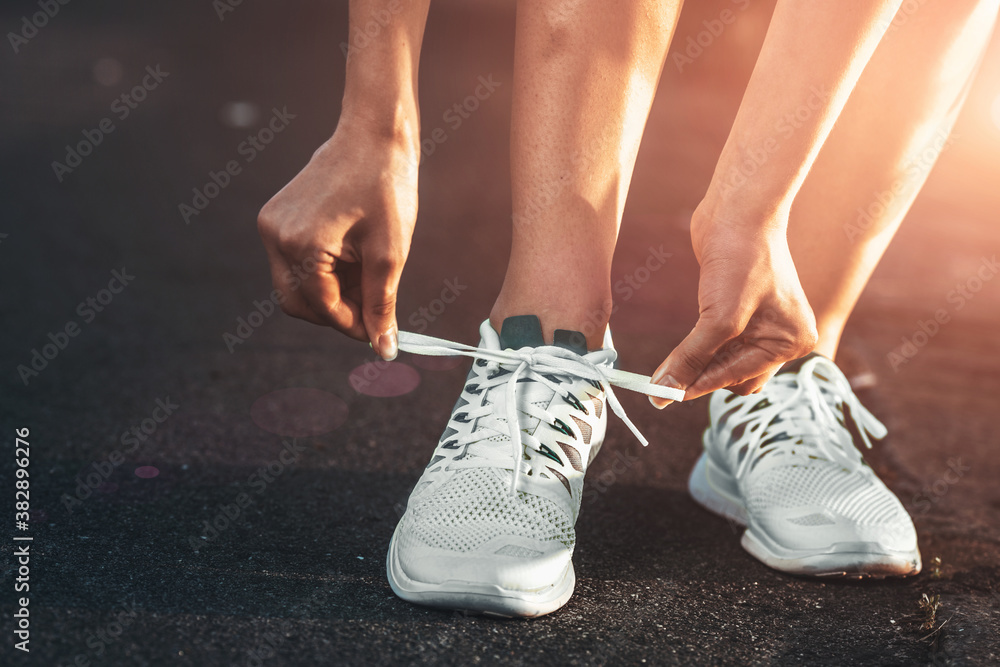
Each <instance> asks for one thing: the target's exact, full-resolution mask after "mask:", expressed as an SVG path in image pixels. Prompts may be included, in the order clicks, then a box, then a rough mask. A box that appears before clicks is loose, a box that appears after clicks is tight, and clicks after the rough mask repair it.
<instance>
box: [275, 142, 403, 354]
mask: <svg viewBox="0 0 1000 667" xmlns="http://www.w3.org/2000/svg"><path fill="white" fill-rule="evenodd" d="M419 160H420V153H419V148H416V149H411V148H404V147H401V146H400V145H399V143H397V142H393V141H391V140H389V139H386V138H383V137H378V136H373V135H371V134H369V133H365V132H357V131H347V130H344V129H343V127H340V128H338V130H337V132H336V133H334V135H333V137H332V138H330V139H329V140H328V141H327V142H326V143H324V144H323V145H322V146H320V148H319V149H318V150H317V151H316V152H315V153H314V154H313V156H312V159H311V160H310V161H309V164H307V165H306V166H305V168H304V169H303V170H302V171H300V172H299V173H298V175H297V176H296V177H295V178H293V179H292V180H291V182H289V183H288V185H286V186H285V187H284V188H282V189H281V191H280V192H278V194H276V195H274V197H272V198H271V200H270V201H269V202H267V204H265V205H264V208H262V209H261V211H260V214H259V215H258V218H257V228H258V230H259V231H260V235H261V238H262V239H263V241H264V247H265V249H266V250H267V256H268V260H269V261H270V264H271V278H272V280H273V282H274V287H275V289H277V290H278V291H279V292H280V293H281V294H282V295H283V297H284V298H283V299H282V302H281V308H282V310H283V311H285V312H286V313H287V314H289V315H292V316H293V317H299V318H301V319H304V320H307V321H309V322H312V323H314V324H320V325H326V326H332V327H333V328H335V329H337V330H338V331H341V332H343V333H345V334H347V335H348V336H350V337H352V338H356V339H358V340H361V341H370V342H371V344H372V348H373V349H374V350H375V351H376V352H377V353H378V354H379V355H380V356H381V357H382V358H383V359H392V358H394V357H395V356H396V351H397V332H398V327H397V325H396V293H397V290H398V286H399V277H400V274H401V273H402V270H403V264H404V263H405V261H406V257H407V254H408V253H409V249H410V240H411V238H412V236H413V228H414V224H415V222H416V218H417V166H418V164H419ZM303 276H304V277H303Z"/></svg>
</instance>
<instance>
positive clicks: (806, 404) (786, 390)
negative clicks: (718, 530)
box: [729, 356, 887, 478]
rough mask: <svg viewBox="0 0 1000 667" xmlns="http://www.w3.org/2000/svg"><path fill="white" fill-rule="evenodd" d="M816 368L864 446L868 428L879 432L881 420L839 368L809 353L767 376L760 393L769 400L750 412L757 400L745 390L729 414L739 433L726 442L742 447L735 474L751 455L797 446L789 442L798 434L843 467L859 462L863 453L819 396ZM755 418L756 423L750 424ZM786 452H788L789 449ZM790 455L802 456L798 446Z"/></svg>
mask: <svg viewBox="0 0 1000 667" xmlns="http://www.w3.org/2000/svg"><path fill="white" fill-rule="evenodd" d="M817 370H818V371H819V372H820V374H822V375H823V376H824V377H826V382H827V383H829V384H830V385H831V387H830V388H829V389H828V391H832V392H833V393H834V394H835V395H836V396H837V397H838V398H839V399H840V400H841V401H842V405H843V407H845V408H849V409H850V413H851V418H852V419H853V420H854V422H855V424H857V426H858V432H859V433H860V434H861V440H862V442H864V444H865V447H866V448H868V449H871V447H872V442H871V439H870V438H869V437H868V434H869V433H870V434H871V435H872V436H874V437H875V438H883V437H885V435H886V433H887V430H886V428H885V426H884V425H883V424H882V422H880V421H879V420H878V419H876V418H875V416H874V415H872V413H870V412H869V411H868V410H867V409H866V408H865V407H864V406H863V405H861V401H859V400H858V397H857V396H855V395H854V392H853V391H852V390H851V386H850V383H848V382H847V379H846V378H845V377H844V375H843V374H842V373H841V372H840V369H838V368H837V367H836V365H834V363H833V362H832V361H830V360H829V359H827V358H826V357H819V356H817V357H813V358H812V359H809V360H807V361H806V362H805V363H803V364H802V367H801V368H800V369H799V371H798V373H796V374H795V375H791V374H788V375H776V376H774V377H773V378H772V379H771V381H770V382H768V384H767V385H766V386H765V389H764V392H763V395H764V397H766V398H767V399H768V401H770V403H771V404H770V405H768V406H767V407H764V408H762V409H760V410H757V411H754V412H751V410H753V407H754V406H755V405H757V403H759V400H758V401H754V400H748V399H752V398H754V397H752V396H750V397H747V398H746V399H743V400H744V405H743V408H742V409H741V410H740V413H738V414H733V415H732V416H731V417H730V418H729V419H730V421H731V422H733V423H743V424H745V427H744V431H743V434H742V435H741V436H740V438H739V439H738V440H737V441H736V442H734V443H732V444H731V445H730V446H731V447H733V448H735V449H736V450H737V451H740V450H742V449H743V447H746V448H747V453H746V455H745V456H744V457H743V460H742V461H740V464H739V467H738V469H737V473H736V475H737V477H739V478H742V477H743V475H744V474H746V472H747V471H748V470H750V468H751V467H754V465H755V464H754V462H755V461H761V460H762V459H764V457H765V456H766V455H767V454H770V453H772V452H774V451H775V450H778V449H782V450H788V449H789V448H790V447H791V446H794V447H796V448H798V447H799V446H800V445H798V444H793V443H797V441H798V439H799V438H801V439H802V443H803V444H804V445H805V446H806V447H811V448H814V449H815V450H816V452H817V453H818V454H820V455H822V456H825V457H826V458H827V460H829V461H833V462H836V463H839V464H841V465H843V466H844V467H845V468H846V469H847V470H848V471H854V470H855V469H857V467H858V466H860V465H861V462H862V460H863V459H862V458H861V453H860V452H859V451H858V450H857V449H856V448H855V447H854V440H853V438H852V437H851V434H850V432H849V431H848V430H847V427H846V426H845V425H842V424H841V423H840V421H838V419H837V415H836V413H835V412H834V411H833V409H832V408H831V407H830V405H829V403H828V402H827V400H826V399H825V398H824V396H823V391H822V388H821V387H820V382H819V381H817V378H816V376H815V375H814V372H815V371H817ZM793 384H794V386H793ZM782 413H784V414H782ZM778 415H782V421H781V422H779V423H778V424H777V425H775V424H772V423H771V422H772V421H773V420H774V419H775V418H776V417H777V416H778ZM845 419H846V415H845ZM755 424H756V425H758V426H756V427H754V425H755ZM786 424H787V425H786ZM765 435H766V440H769V441H770V440H773V442H770V443H769V444H768V445H767V446H766V447H764V448H760V447H759V445H760V443H761V442H762V441H763V440H765ZM810 436H812V437H810ZM787 453H789V454H791V452H790V451H788V452H787ZM796 455H797V456H806V457H807V458H808V455H804V454H803V453H802V452H796ZM768 458H773V459H777V458H778V457H768ZM778 462H779V461H777V460H776V461H775V463H778Z"/></svg>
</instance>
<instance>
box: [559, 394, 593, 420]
mask: <svg viewBox="0 0 1000 667" xmlns="http://www.w3.org/2000/svg"><path fill="white" fill-rule="evenodd" d="M564 398H565V400H566V402H567V403H569V404H570V405H572V406H573V407H574V408H576V409H577V410H580V411H581V412H583V414H585V415H589V414H590V412H588V411H587V408H585V407H584V405H583V403H581V402H580V399H578V398H577V397H576V396H574V395H573V394H566V396H565V397H564Z"/></svg>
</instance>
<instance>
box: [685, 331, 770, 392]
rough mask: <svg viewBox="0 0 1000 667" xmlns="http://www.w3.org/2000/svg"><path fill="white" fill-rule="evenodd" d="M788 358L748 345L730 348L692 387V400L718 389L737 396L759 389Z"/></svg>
mask: <svg viewBox="0 0 1000 667" xmlns="http://www.w3.org/2000/svg"><path fill="white" fill-rule="evenodd" d="M785 361H786V359H785V358H784V357H783V356H777V355H775V353H774V352H773V351H772V350H769V349H765V348H763V347H759V346H758V345H756V344H753V343H746V344H743V345H741V346H738V347H736V348H735V349H727V350H725V351H724V352H723V353H722V354H719V355H717V357H716V359H715V360H713V362H712V363H711V364H709V365H708V366H707V367H706V368H705V371H704V372H703V373H702V374H701V376H700V377H698V379H697V380H695V382H694V383H692V384H691V386H690V387H688V393H689V394H690V395H691V398H696V397H698V396H704V395H705V394H710V393H712V392H713V391H716V390H718V389H730V390H732V391H734V392H735V393H737V394H742V395H746V394H750V393H754V392H755V391H757V390H759V389H760V388H761V387H763V386H764V384H765V383H766V382H767V381H768V380H770V379H771V377H773V376H774V374H775V373H777V372H778V369H779V368H780V367H781V364H782V363H784V362H785Z"/></svg>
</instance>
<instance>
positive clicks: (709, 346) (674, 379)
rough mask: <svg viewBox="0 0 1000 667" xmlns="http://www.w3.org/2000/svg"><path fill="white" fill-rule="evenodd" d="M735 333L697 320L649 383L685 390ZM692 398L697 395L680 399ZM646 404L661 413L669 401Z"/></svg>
mask: <svg viewBox="0 0 1000 667" xmlns="http://www.w3.org/2000/svg"><path fill="white" fill-rule="evenodd" d="M738 333H739V332H736V333H733V331H732V330H731V328H730V327H726V326H722V325H720V324H718V323H716V322H711V321H709V320H706V319H704V318H700V319H699V320H698V322H697V323H696V324H695V325H694V329H692V330H691V333H689V334H688V335H687V336H686V337H685V338H684V340H682V341H681V342H680V344H679V345H678V346H677V347H675V348H674V350H673V352H671V353H670V354H669V355H668V356H667V358H666V359H665V360H664V362H663V363H662V364H660V366H659V367H658V368H657V369H656V372H655V373H653V382H654V383H655V384H660V385H663V386H666V387H676V388H677V389H685V390H686V389H687V388H688V387H690V386H691V385H693V384H694V383H695V380H697V379H698V377H699V376H701V374H702V373H703V372H704V370H705V369H706V368H707V367H708V365H709V364H710V363H711V362H712V359H713V357H714V356H715V354H716V353H717V352H718V351H719V349H720V348H721V347H722V346H723V345H725V344H726V343H727V342H729V341H730V340H732V339H733V338H735V337H736V335H738ZM692 398H697V396H687V395H685V397H684V399H685V400H689V399H692ZM649 402H650V403H652V404H653V406H654V407H656V408H658V409H660V410H662V409H663V408H665V407H667V406H668V405H670V404H671V403H672V402H673V401H669V400H666V399H662V398H655V397H652V396H651V397H650V398H649Z"/></svg>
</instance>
